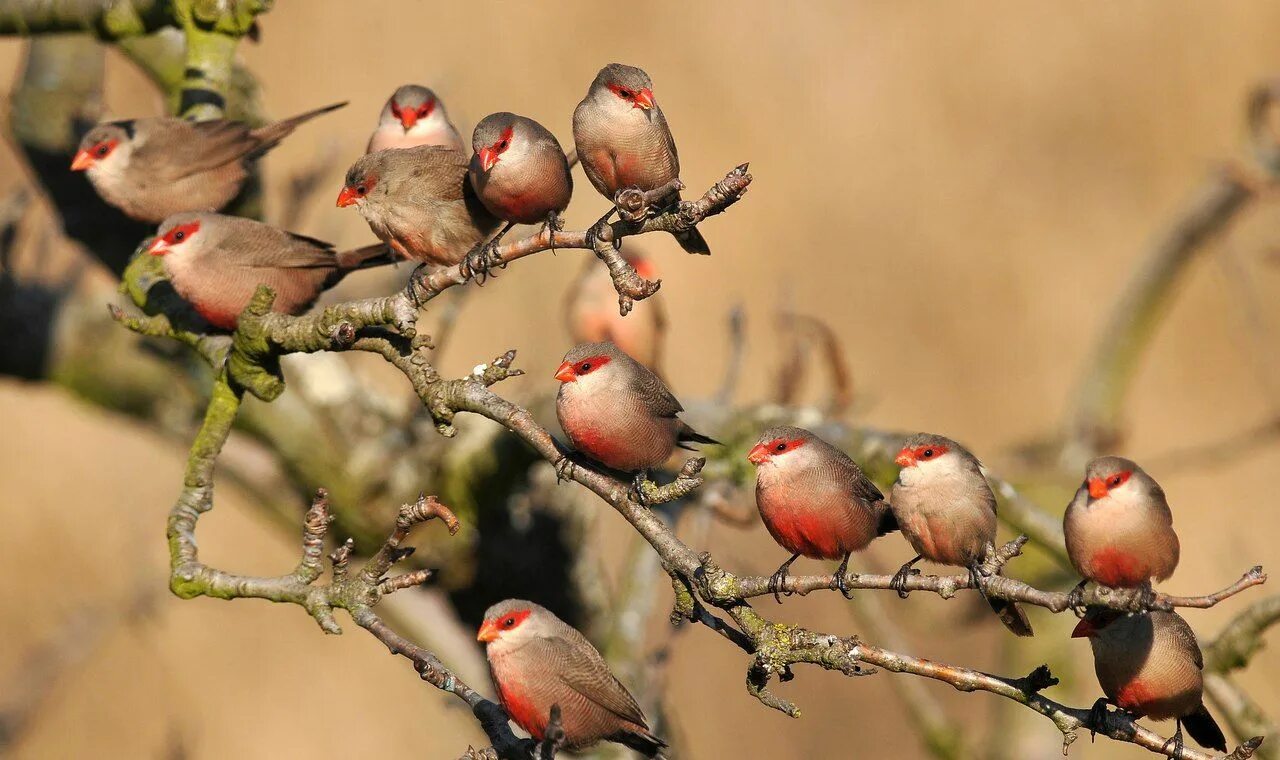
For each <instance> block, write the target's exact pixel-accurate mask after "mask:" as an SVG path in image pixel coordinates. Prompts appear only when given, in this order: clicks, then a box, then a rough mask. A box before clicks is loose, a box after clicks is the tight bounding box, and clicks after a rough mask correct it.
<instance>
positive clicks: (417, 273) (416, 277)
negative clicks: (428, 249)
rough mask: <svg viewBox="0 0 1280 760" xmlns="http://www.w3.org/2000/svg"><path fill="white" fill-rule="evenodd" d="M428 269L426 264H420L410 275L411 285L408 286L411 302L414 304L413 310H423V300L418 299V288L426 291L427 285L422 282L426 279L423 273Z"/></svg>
mask: <svg viewBox="0 0 1280 760" xmlns="http://www.w3.org/2000/svg"><path fill="white" fill-rule="evenodd" d="M426 268H427V265H426V264H425V263H422V264H419V265H417V266H416V267H414V268H413V271H412V272H410V273H409V284H408V285H407V286H406V287H407V288H408V290H409V300H410V301H412V302H413V308H415V309H420V308H422V300H421V299H420V298H418V288H420V287H421V288H422V289H424V290H426V287H427V286H426V283H424V282H422V280H423V279H425V277H424V276H423V274H422V272H423V270H424V269H426Z"/></svg>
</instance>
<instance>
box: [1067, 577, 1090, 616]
mask: <svg viewBox="0 0 1280 760" xmlns="http://www.w3.org/2000/svg"><path fill="white" fill-rule="evenodd" d="M1088 583H1089V581H1087V580H1082V581H1080V582H1079V583H1077V584H1076V587H1075V588H1073V589H1071V590H1070V591H1068V592H1067V609H1069V610H1071V611H1072V612H1074V613H1076V616H1077V617H1083V616H1084V613H1085V604H1084V587H1085V586H1086V585H1088Z"/></svg>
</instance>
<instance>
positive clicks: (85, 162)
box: [71, 150, 93, 172]
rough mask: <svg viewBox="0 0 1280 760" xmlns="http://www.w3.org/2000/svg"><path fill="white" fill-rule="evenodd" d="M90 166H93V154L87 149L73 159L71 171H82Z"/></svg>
mask: <svg viewBox="0 0 1280 760" xmlns="http://www.w3.org/2000/svg"><path fill="white" fill-rule="evenodd" d="M90 166H93V156H91V155H89V151H87V150H82V151H80V152H79V153H77V154H76V157H75V158H73V159H71V171H73V172H82V171H84V170H85V169H88V168H89V167H90Z"/></svg>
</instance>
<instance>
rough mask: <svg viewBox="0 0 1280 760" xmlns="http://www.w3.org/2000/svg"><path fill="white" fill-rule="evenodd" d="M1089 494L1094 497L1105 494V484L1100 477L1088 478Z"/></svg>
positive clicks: (1097, 497) (1099, 497) (1098, 497)
mask: <svg viewBox="0 0 1280 760" xmlns="http://www.w3.org/2000/svg"><path fill="white" fill-rule="evenodd" d="M1089 495H1090V496H1092V497H1093V498H1095V499H1101V498H1102V497H1103V496H1106V495H1107V484H1106V483H1104V482H1103V481H1102V478H1090V479H1089Z"/></svg>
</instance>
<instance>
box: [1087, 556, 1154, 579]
mask: <svg viewBox="0 0 1280 760" xmlns="http://www.w3.org/2000/svg"><path fill="white" fill-rule="evenodd" d="M1088 570H1089V572H1090V574H1091V576H1092V580H1095V581H1097V582H1098V583H1101V584H1103V585H1104V586H1111V587H1113V588H1132V587H1133V586H1141V585H1142V584H1143V583H1146V582H1147V581H1148V580H1150V579H1151V571H1150V569H1149V568H1148V567H1147V564H1146V563H1145V562H1143V561H1142V560H1141V559H1140V558H1138V557H1137V556H1135V555H1134V554H1132V553H1130V552H1127V551H1124V550H1123V549H1118V548H1116V547H1114V546H1105V547H1103V548H1101V549H1099V550H1098V551H1096V552H1094V553H1093V556H1091V557H1090V558H1089V567H1088Z"/></svg>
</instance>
